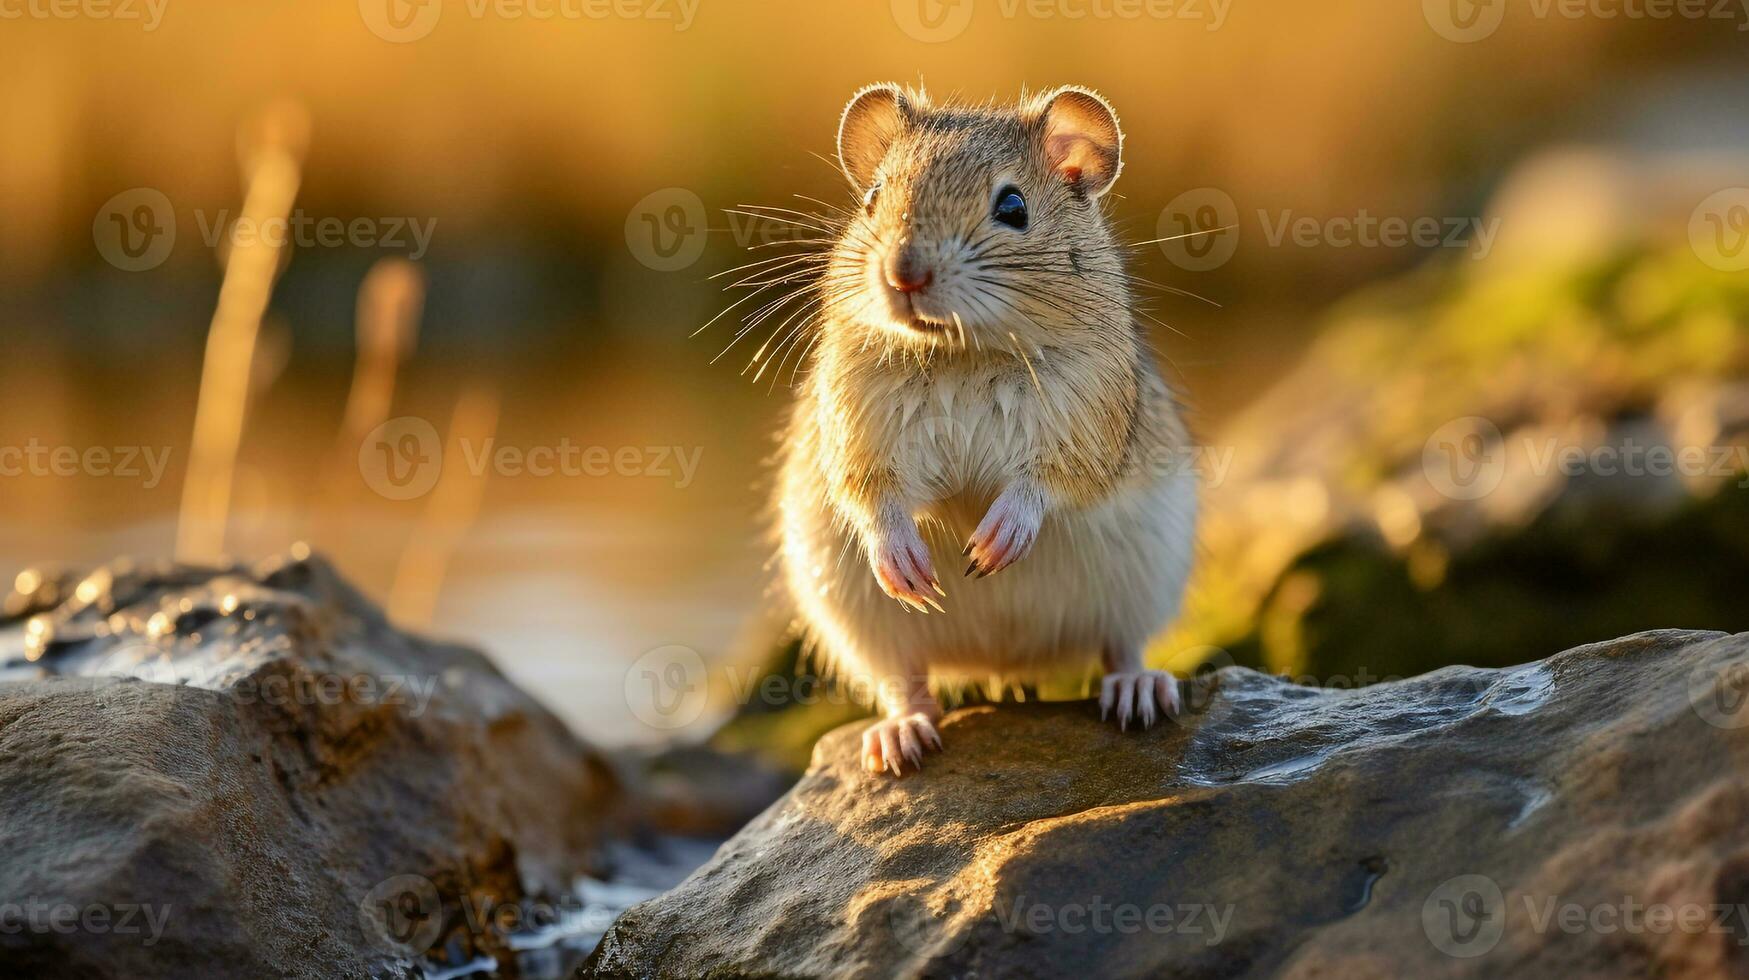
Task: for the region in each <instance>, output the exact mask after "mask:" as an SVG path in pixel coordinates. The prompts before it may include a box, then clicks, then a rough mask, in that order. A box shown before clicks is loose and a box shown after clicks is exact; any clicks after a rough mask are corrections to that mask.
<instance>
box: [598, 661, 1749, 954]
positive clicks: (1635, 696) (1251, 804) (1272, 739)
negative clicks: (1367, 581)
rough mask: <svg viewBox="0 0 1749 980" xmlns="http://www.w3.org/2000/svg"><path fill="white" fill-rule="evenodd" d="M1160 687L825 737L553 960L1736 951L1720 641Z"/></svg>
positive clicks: (1748, 843) (1737, 764)
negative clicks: (725, 836)
mask: <svg viewBox="0 0 1749 980" xmlns="http://www.w3.org/2000/svg"><path fill="white" fill-rule="evenodd" d="M1187 700H1188V704H1189V709H1188V710H1187V713H1186V714H1185V716H1184V717H1183V718H1182V719H1181V720H1180V722H1179V723H1177V724H1169V725H1165V726H1163V727H1159V728H1156V729H1154V730H1153V731H1150V732H1145V733H1133V732H1132V733H1129V734H1122V733H1119V732H1118V731H1117V730H1116V729H1115V727H1114V726H1112V725H1109V724H1101V723H1100V721H1099V718H1098V712H1097V710H1096V708H1095V707H1094V706H1093V705H1092V704H1091V703H1088V702H1066V703H1029V704H1020V705H1000V706H993V707H979V708H972V709H966V710H962V711H958V712H955V713H953V714H952V715H950V716H949V717H948V718H947V720H946V722H945V725H944V727H943V729H942V734H943V737H944V739H945V740H946V751H945V752H943V753H941V754H938V755H931V756H930V757H929V758H928V761H927V763H926V768H925V769H924V770H923V772H922V773H920V774H918V775H914V776H908V777H907V778H904V779H897V780H895V779H892V778H889V777H886V776H883V775H869V774H866V773H864V772H863V771H861V770H860V769H859V768H858V765H857V743H858V732H857V730H856V729H855V728H854V727H846V728H844V729H841V730H839V731H837V732H834V733H833V734H832V735H830V736H828V737H827V738H826V739H825V740H824V741H823V742H822V743H821V744H820V745H819V747H818V749H817V751H816V755H815V760H814V763H813V765H812V767H811V768H810V770H809V772H808V773H807V775H806V776H805V777H804V778H803V780H802V781H801V782H800V783H799V784H798V785H797V786H796V787H795V788H794V789H793V790H792V791H791V792H790V793H789V794H788V795H787V796H786V797H785V798H784V799H782V800H781V801H779V802H778V803H777V804H776V805H774V806H773V807H772V808H771V809H770V810H768V811H767V812H766V813H765V814H763V815H762V816H761V817H760V818H759V819H758V820H756V821H755V822H753V823H752V824H751V825H749V826H748V827H747V828H745V829H744V830H743V831H742V832H741V833H740V834H739V835H737V836H736V837H734V838H733V839H731V840H730V841H729V842H728V843H727V844H725V845H724V846H723V847H722V849H721V850H720V851H719V852H718V853H717V855H716V857H715V858H714V859H713V860H712V861H711V862H710V863H709V864H707V865H706V866H705V867H703V868H702V869H700V870H699V871H698V872H696V873H695V874H693V875H692V876H691V877H690V878H689V879H687V880H686V881H685V882H684V883H682V884H681V885H680V886H679V887H678V888H676V889H674V890H673V891H671V892H669V893H667V894H665V895H662V896H660V897H658V898H655V899H653V900H651V901H648V902H645V903H642V904H640V905H637V906H634V907H633V908H632V909H631V910H630V911H628V912H627V913H626V914H625V915H624V916H623V917H622V918H621V919H620V920H619V921H618V922H617V923H616V924H615V925H614V927H613V928H612V929H611V930H610V931H609V933H608V935H607V937H606V938H605V939H604V940H603V942H602V944H601V946H600V948H599V949H598V950H597V952H596V954H595V955H594V957H592V959H591V960H590V962H589V963H588V964H586V966H585V967H584V968H583V970H582V972H581V975H585V976H602V977H620V976H625V977H633V976H635V977H686V976H707V975H708V976H823V975H824V976H869V977H874V976H883V977H884V976H927V977H947V976H963V977H973V976H978V977H1058V976H1111V977H1131V976H1134V977H1141V976H1147V977H1217V976H1219V977H1226V976H1246V975H1249V976H1270V975H1282V976H1289V977H1341V978H1357V977H1358V978H1371V977H1395V976H1489V977H1492V976H1581V975H1583V976H1599V975H1636V976H1662V977H1718V976H1727V975H1739V976H1741V975H1746V974H1749V768H1746V767H1745V760H1746V759H1749V706H1746V701H1749V634H1746V635H1737V636H1727V635H1724V634H1717V633H1701V632H1682V631H1666V632H1655V633H1644V634H1639V635H1634V636H1629V637H1626V638H1624V639H1619V640H1615V641H1612V642H1608V643H1603V644H1597V645H1593V646H1587V647H1581V648H1578V649H1574V650H1570V651H1567V652H1565V653H1562V654H1559V655H1557V656H1554V657H1551V658H1549V659H1548V660H1546V661H1541V662H1533V663H1529V664H1525V665H1523V666H1519V667H1513V668H1509V669H1481V668H1470V667H1448V668H1445V669H1442V670H1439V671H1435V672H1434V673H1431V674H1427V675H1424V676H1420V677H1416V678H1412V679H1409V680H1404V681H1392V682H1386V683H1379V684H1375V685H1372V686H1368V687H1363V688H1359V689H1350V690H1335V689H1328V688H1313V687H1304V686H1298V685H1295V684H1292V683H1289V682H1287V681H1284V680H1282V679H1280V678H1277V677H1272V676H1267V675H1264V674H1260V673H1256V672H1253V671H1251V670H1248V669H1245V668H1241V667H1227V668H1224V669H1221V670H1219V671H1217V672H1210V673H1207V674H1203V675H1201V676H1199V677H1198V678H1196V679H1195V680H1194V681H1193V682H1191V683H1190V684H1189V686H1188V689H1187Z"/></svg>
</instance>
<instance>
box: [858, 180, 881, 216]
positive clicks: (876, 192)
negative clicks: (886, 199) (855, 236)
mask: <svg viewBox="0 0 1749 980" xmlns="http://www.w3.org/2000/svg"><path fill="white" fill-rule="evenodd" d="M880 196H881V185H879V184H870V185H869V187H868V193H866V194H864V195H862V209H863V210H864V211H866V212H867V213H868V215H869V216H870V217H873V216H874V206H875V201H877V200H879V199H880Z"/></svg>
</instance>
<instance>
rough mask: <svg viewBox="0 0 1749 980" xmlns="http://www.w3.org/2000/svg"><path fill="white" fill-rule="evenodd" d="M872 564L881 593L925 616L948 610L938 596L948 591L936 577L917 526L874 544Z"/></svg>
mask: <svg viewBox="0 0 1749 980" xmlns="http://www.w3.org/2000/svg"><path fill="white" fill-rule="evenodd" d="M869 564H870V565H871V566H872V567H873V569H874V575H875V582H876V584H878V585H879V586H880V587H881V591H882V592H885V593H886V594H887V595H889V596H891V597H892V598H894V599H896V600H898V602H899V604H900V605H901V606H903V607H904V608H906V609H909V610H915V611H917V612H921V613H927V612H929V611H930V609H934V610H935V611H936V612H946V611H947V610H945V609H943V608H942V606H941V604H940V603H938V602H936V601H935V596H942V597H945V596H946V595H947V590H945V589H943V588H942V587H941V582H940V580H939V579H937V578H936V576H935V566H934V564H933V563H932V562H931V561H930V559H929V549H928V548H927V547H925V546H924V544H923V539H922V537H921V536H920V535H918V533H917V528H916V526H915V525H912V524H906V525H904V526H902V527H895V528H894V529H892V530H891V531H890V532H888V533H886V534H885V535H883V536H882V538H881V539H880V540H878V541H877V542H876V543H874V544H873V545H871V552H870V555H869ZM932 592H933V593H934V595H931V594H930V593H932Z"/></svg>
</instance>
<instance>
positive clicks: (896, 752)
mask: <svg viewBox="0 0 1749 980" xmlns="http://www.w3.org/2000/svg"><path fill="white" fill-rule="evenodd" d="M931 750H934V751H937V752H939V751H940V750H941V735H940V734H938V733H937V732H936V730H935V718H934V717H933V716H931V715H929V714H926V713H924V712H913V713H911V714H908V715H899V716H897V717H893V718H887V719H885V720H882V721H877V722H875V723H874V724H872V725H870V726H868V728H867V729H866V730H865V731H863V733H862V767H863V768H864V769H867V770H868V771H869V772H880V771H881V770H883V769H885V770H889V771H891V772H892V774H893V775H895V776H901V775H904V772H905V766H906V764H907V763H909V764H910V766H911V768H913V769H919V770H920V769H922V768H923V753H925V752H929V751H931Z"/></svg>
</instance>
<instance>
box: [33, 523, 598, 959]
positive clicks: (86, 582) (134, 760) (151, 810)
mask: <svg viewBox="0 0 1749 980" xmlns="http://www.w3.org/2000/svg"><path fill="white" fill-rule="evenodd" d="M4 608H5V613H6V615H5V617H4V618H0V801H3V804H0V848H3V849H4V851H5V854H6V859H5V861H4V862H0V963H4V968H3V971H4V972H6V973H7V974H8V975H32V976H79V977H179V978H180V977H190V976H249V977H269V976H296V977H303V976H308V977H336V976H367V975H371V976H412V975H416V974H417V971H419V970H422V969H436V968H437V967H438V966H439V965H448V966H454V965H457V964H460V963H467V962H473V963H477V964H482V965H488V966H490V965H496V966H497V967H498V968H500V969H502V970H506V971H514V970H515V969H516V955H517V951H516V950H514V949H512V946H513V945H516V946H522V945H530V944H536V945H538V944H540V943H541V942H544V941H547V940H549V939H550V938H551V934H552V933H553V932H555V931H562V930H563V928H564V927H565V926H566V924H567V923H566V922H563V921H550V919H551V918H552V917H548V919H547V920H543V919H540V918H538V917H536V916H533V915H531V914H530V910H531V909H533V908H548V909H552V908H559V909H563V908H566V907H567V906H566V905H565V904H564V902H565V901H566V900H567V898H568V897H571V896H573V895H574V892H573V889H574V888H575V887H576V883H577V881H578V878H579V876H581V875H585V874H590V873H595V874H598V875H599V874H604V873H605V872H604V869H602V868H601V866H600V865H601V863H602V859H601V858H600V857H599V856H598V846H599V845H600V844H601V842H602V840H603V837H604V832H605V831H606V830H607V829H609V828H610V826H611V822H612V820H613V819H614V815H615V813H616V812H617V808H618V807H619V806H620V801H621V793H620V790H619V784H618V781H617V779H616V778H615V777H614V775H613V773H612V772H611V770H610V769H609V768H608V766H607V765H606V763H605V762H604V760H603V759H602V758H601V757H600V756H598V755H597V754H595V753H594V752H593V751H591V750H590V749H588V748H587V747H586V746H584V745H582V744H580V743H579V742H578V741H577V740H576V739H575V738H573V737H572V736H571V734H570V733H569V732H568V731H567V730H566V729H565V727H564V726H563V725H562V724H561V723H560V722H559V721H558V720H557V719H556V718H555V717H554V716H553V715H551V714H549V713H548V712H547V711H546V710H545V709H543V708H542V707H540V706H539V705H538V704H537V703H536V702H535V701H534V700H533V699H531V698H530V697H529V696H528V695H527V694H525V693H523V692H522V691H521V690H519V689H517V688H516V687H515V686H514V685H512V684H511V683H510V682H509V681H507V680H506V679H505V678H504V677H503V676H502V675H501V674H500V673H499V672H498V671H497V670H496V669H495V668H494V667H493V666H492V665H491V663H490V662H489V661H487V659H486V658H485V657H483V656H482V655H480V654H479V653H477V652H475V651H473V650H469V649H465V648H462V647H457V646H449V645H444V644H439V643H434V642H430V641H427V640H423V639H420V638H418V637H414V636H411V635H409V634H406V633H403V632H401V631H399V630H397V629H395V628H394V627H393V626H391V625H390V624H389V623H388V621H387V620H386V619H385V618H384V616H383V615H382V613H381V612H380V611H379V610H378V609H376V608H375V607H374V606H373V605H372V604H371V603H369V602H368V601H367V600H365V599H364V598H363V597H362V596H360V595H359V594H358V593H357V592H355V591H354V590H353V589H352V588H351V587H350V586H348V585H347V584H346V583H345V582H344V581H342V580H341V579H340V577H339V576H338V575H337V574H335V572H334V571H333V569H332V568H331V567H330V566H328V565H327V564H326V563H325V562H323V561H322V560H321V559H319V558H314V557H311V556H309V555H308V554H307V553H299V554H294V555H293V556H291V557H289V558H286V559H282V560H277V561H274V562H270V563H267V564H265V565H262V566H259V567H253V568H251V567H243V566H227V567H195V566H187V565H174V564H170V563H129V562H118V563H116V564H113V565H111V566H109V567H107V568H104V569H101V570H99V571H97V572H96V573H94V574H91V575H89V576H86V577H84V578H83V579H68V578H66V577H64V576H58V575H29V574H27V575H23V576H20V577H19V583H18V587H17V588H16V589H15V591H14V595H13V596H12V597H9V598H8V599H7V600H6V603H5V606H4ZM537 933H540V934H538V935H537ZM525 940H526V941H528V942H525Z"/></svg>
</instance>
